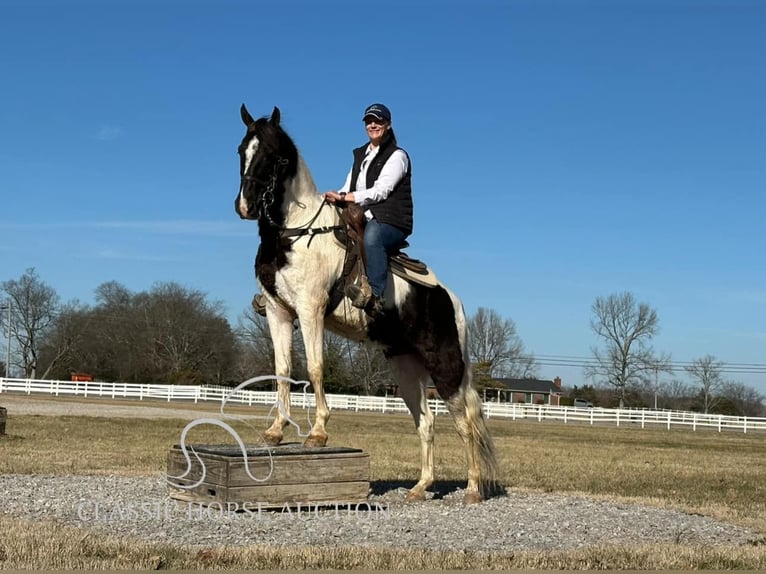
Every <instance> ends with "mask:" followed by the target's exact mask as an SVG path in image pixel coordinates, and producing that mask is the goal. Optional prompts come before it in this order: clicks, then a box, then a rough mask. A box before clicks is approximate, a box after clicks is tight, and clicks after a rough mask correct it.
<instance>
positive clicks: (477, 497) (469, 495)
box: [463, 491, 484, 504]
mask: <svg viewBox="0 0 766 574" xmlns="http://www.w3.org/2000/svg"><path fill="white" fill-rule="evenodd" d="M482 500H484V499H483V498H482V496H481V494H479V493H478V492H473V491H471V492H466V493H465V496H464V497H463V504H479V503H480V502H481V501H482Z"/></svg>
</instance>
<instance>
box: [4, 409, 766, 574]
mask: <svg viewBox="0 0 766 574" xmlns="http://www.w3.org/2000/svg"><path fill="white" fill-rule="evenodd" d="M24 400H25V399H24V397H9V396H7V395H0V404H2V405H3V406H6V407H7V408H8V410H9V417H8V429H7V432H8V435H7V436H6V437H4V438H2V439H0V473H3V474H5V473H21V474H34V473H44V474H60V475H81V474H99V475H101V474H108V475H112V474H116V475H143V474H146V475H156V474H157V473H160V472H164V470H165V457H166V454H167V451H168V448H169V447H170V446H171V445H172V444H175V443H176V442H177V440H178V437H179V436H180V433H181V431H182V429H183V428H184V426H185V425H186V424H187V423H188V422H189V418H160V417H152V418H129V417H120V418H111V417H108V416H82V415H65V416H53V415H34V414H18V415H14V405H17V406H18V407H19V408H21V406H22V405H23V401H24ZM37 400H39V399H37ZM76 402H77V401H72V403H76ZM97 404H99V403H98V402H96V401H88V405H89V406H91V407H92V406H93V405H97ZM125 404H127V403H126V401H114V402H109V401H104V402H103V405H104V409H106V408H107V407H109V406H110V405H125ZM140 404H141V405H142V406H146V405H147V403H140ZM155 406H156V408H158V409H160V408H162V407H166V406H167V404H162V403H160V404H158V405H155ZM184 408H187V407H186V406H184ZM188 409H189V410H190V411H194V412H199V413H200V414H202V413H205V412H208V413H214V412H216V408H215V407H213V406H207V407H194V406H190V407H188ZM231 412H234V413H237V414H243V413H248V414H253V412H254V411H253V410H249V409H238V408H234V409H232V410H231ZM255 412H256V413H257V414H262V415H263V414H266V410H265V409H259V410H257V411H255ZM102 414H103V413H102ZM299 416H301V414H298V415H296V418H297V417H299ZM251 423H252V424H253V425H255V426H256V428H258V429H263V428H265V422H264V421H262V420H254V421H251ZM235 426H236V425H235ZM436 427H437V428H436V433H437V434H436V456H435V459H436V471H437V480H441V481H459V482H461V483H462V482H463V481H465V463H464V454H463V449H462V446H461V444H460V441H459V438H458V436H457V435H456V433H455V431H454V427H453V425H452V422H451V420H450V419H449V418H448V417H440V418H438V419H437V421H436ZM490 428H491V431H492V433H493V436H494V439H495V442H496V446H497V449H498V452H499V455H500V467H501V473H502V476H501V480H502V483H503V484H504V485H506V486H508V487H510V488H512V489H524V490H532V491H542V492H558V493H573V494H574V493H577V494H586V495H589V496H592V497H596V498H604V499H610V500H620V501H627V502H631V503H639V504H645V505H653V506H660V507H667V508H674V509H678V510H683V511H686V512H693V513H699V514H702V515H705V516H710V517H713V518H716V519H719V520H722V521H726V522H731V523H735V524H740V525H743V526H747V527H749V528H752V529H754V530H756V531H757V532H759V533H761V534H762V535H763V538H762V539H761V540H762V542H761V541H759V542H756V543H754V544H753V545H752V546H748V547H731V548H708V549H704V550H701V549H698V548H697V549H692V548H685V547H683V546H679V545H673V546H672V547H663V546H651V547H635V548H609V547H604V548H588V549H581V550H576V551H567V552H548V553H541V552H528V553H515V554H512V553H506V554H503V553H497V554H493V555H491V556H490V555H482V556H480V557H479V556H473V555H471V553H464V552H430V551H424V550H407V549H401V550H390V549H378V550H374V551H371V550H369V549H354V548H340V547H338V548H332V547H330V548H319V547H309V548H291V549H289V550H285V549H276V548H270V547H265V546H257V545H254V546H252V547H246V548H210V549H206V550H204V551H199V550H195V551H194V552H190V551H188V549H184V548H179V547H174V546H171V545H167V544H160V543H156V544H155V543H149V542H141V541H135V540H124V539H119V540H118V539H111V538H107V537H103V536H99V537H96V536H92V535H89V534H88V532H87V531H83V530H81V529H77V528H74V527H62V526H60V525H56V524H52V523H45V522H34V523H32V522H27V521H23V520H20V519H16V518H11V517H9V516H7V515H3V514H2V513H1V511H0V532H3V536H2V537H0V569H10V568H34V569H49V568H89V569H102V568H108V569H119V568H123V569H124V568H137V569H156V568H169V569H232V568H234V569H245V568H247V569H274V568H293V569H296V568H323V569H350V568H360V569H361V568H364V569H399V568H408V569H447V568H450V569H508V568H525V569H528V568H541V569H560V568H565V569H604V568H609V569H700V568H715V569H723V568H725V569H763V568H766V480H764V478H766V436H764V435H762V434H761V435H758V434H734V433H724V434H719V433H717V432H712V431H698V432H696V433H695V432H691V431H682V430H672V431H667V430H641V429H633V428H624V427H621V428H615V427H590V426H587V425H559V424H545V423H536V422H525V421H516V422H512V421H498V420H491V421H490ZM239 429H241V430H242V434H243V436H246V437H247V436H252V433H253V430H252V429H250V428H248V427H247V426H245V425H239ZM329 431H330V441H331V444H335V445H342V446H349V447H358V448H363V449H364V450H366V451H367V452H369V453H370V455H371V465H372V475H373V480H375V481H386V482H388V481H406V482H407V483H408V484H409V483H412V482H414V480H415V478H416V477H417V474H418V471H419V466H418V439H417V436H416V434H415V430H414V427H413V424H412V421H411V419H410V418H409V417H406V416H403V415H378V414H370V413H358V414H357V413H344V412H338V411H336V412H334V413H333V416H332V418H331V421H330V426H329ZM193 433H195V434H193V436H192V437H191V439H192V442H199V443H202V442H209V443H216V442H229V440H228V437H227V436H226V435H224V433H223V431H222V430H220V429H216V428H198V429H195V430H194V431H193ZM286 439H287V440H296V437H295V435H294V434H288V435H287V436H286ZM391 452H398V453H402V454H401V457H402V458H401V460H394V459H393V458H392V457H391V456H390V453H391ZM54 550H55V551H54Z"/></svg>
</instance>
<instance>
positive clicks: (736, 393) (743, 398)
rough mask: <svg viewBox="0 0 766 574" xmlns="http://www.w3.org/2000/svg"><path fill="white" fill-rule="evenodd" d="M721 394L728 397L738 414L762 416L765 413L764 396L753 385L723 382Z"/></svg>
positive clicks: (765, 399)
mask: <svg viewBox="0 0 766 574" xmlns="http://www.w3.org/2000/svg"><path fill="white" fill-rule="evenodd" d="M721 396H722V397H724V398H725V399H728V400H729V401H730V402H731V404H732V405H733V406H734V408H735V409H736V410H737V415H738V416H744V417H762V416H764V415H766V405H764V401H766V397H764V396H763V395H762V394H761V393H759V392H758V391H757V390H756V389H754V388H753V387H748V386H747V385H745V384H744V383H741V382H737V381H732V382H728V383H724V385H723V388H722V389H721Z"/></svg>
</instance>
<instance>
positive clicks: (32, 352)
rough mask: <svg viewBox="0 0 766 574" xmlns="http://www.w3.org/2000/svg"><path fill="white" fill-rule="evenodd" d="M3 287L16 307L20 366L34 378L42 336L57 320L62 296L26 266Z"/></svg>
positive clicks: (15, 331)
mask: <svg viewBox="0 0 766 574" xmlns="http://www.w3.org/2000/svg"><path fill="white" fill-rule="evenodd" d="M2 289H3V291H5V294H6V295H7V296H8V298H9V299H10V300H11V305H12V307H13V315H12V317H11V332H12V335H13V338H14V339H15V340H16V344H17V347H18V349H19V351H20V353H21V362H20V364H18V366H19V367H20V368H21V369H22V371H23V372H24V376H25V377H31V378H35V377H36V375H37V359H38V352H39V345H40V339H41V338H42V337H43V334H44V333H45V331H46V330H47V329H48V328H49V327H50V326H51V325H52V323H53V321H54V320H55V317H56V312H57V310H58V305H59V296H58V294H57V293H56V291H55V290H54V289H53V288H52V287H50V286H48V285H47V284H45V283H44V282H43V281H42V280H41V279H40V277H38V275H37V272H36V271H35V270H34V268H29V269H27V270H26V271H25V272H24V274H23V275H22V276H21V277H20V278H19V279H12V280H10V281H5V282H3V284H2Z"/></svg>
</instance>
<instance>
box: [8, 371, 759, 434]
mask: <svg viewBox="0 0 766 574" xmlns="http://www.w3.org/2000/svg"><path fill="white" fill-rule="evenodd" d="M0 393H24V394H27V395H31V394H33V393H34V394H45V395H52V396H56V397H58V396H79V397H84V398H88V397H101V398H111V399H120V398H125V399H138V400H145V399H153V400H163V401H168V402H170V401H191V402H194V403H198V402H201V401H203V402H204V401H214V402H217V403H221V402H223V400H224V399H225V400H226V402H227V404H239V405H250V406H252V405H266V406H272V405H274V404H276V402H277V393H275V392H273V391H249V390H244V389H243V390H239V391H234V392H233V389H231V388H229V387H216V386H197V385H164V384H154V385H139V384H131V383H101V382H77V381H43V380H36V379H10V378H9V379H6V378H2V377H0ZM327 403H328V406H329V407H330V409H337V410H350V411H374V412H379V413H407V412H409V411H408V410H407V407H406V405H405V404H404V401H403V400H402V399H401V398H399V397H369V396H357V395H327ZM290 404H291V405H292V406H295V407H299V408H305V407H311V408H313V407H315V406H316V403H315V400H314V395H313V394H312V393H304V392H302V391H297V392H296V391H294V392H293V393H291V399H290ZM429 406H430V407H431V410H432V411H433V412H434V414H436V415H442V414H447V409H446V407H445V405H444V403H443V402H442V401H441V400H439V399H432V400H430V401H429ZM484 413H485V415H486V416H487V417H489V418H502V419H511V420H522V419H526V420H536V421H546V422H560V423H564V424H568V423H579V424H590V425H595V424H609V425H613V426H614V425H616V426H618V427H619V426H627V427H630V428H646V427H649V426H654V427H656V426H661V427H664V428H667V429H668V430H670V429H671V428H689V429H691V430H695V431H696V430H698V429H713V430H717V431H718V432H722V431H737V432H745V433H747V432H752V431H766V418H754V417H731V416H724V415H712V414H710V415H706V414H701V413H692V412H685V411H651V410H634V409H602V408H576V407H555V406H550V405H532V404H523V403H495V402H486V403H484Z"/></svg>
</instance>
